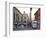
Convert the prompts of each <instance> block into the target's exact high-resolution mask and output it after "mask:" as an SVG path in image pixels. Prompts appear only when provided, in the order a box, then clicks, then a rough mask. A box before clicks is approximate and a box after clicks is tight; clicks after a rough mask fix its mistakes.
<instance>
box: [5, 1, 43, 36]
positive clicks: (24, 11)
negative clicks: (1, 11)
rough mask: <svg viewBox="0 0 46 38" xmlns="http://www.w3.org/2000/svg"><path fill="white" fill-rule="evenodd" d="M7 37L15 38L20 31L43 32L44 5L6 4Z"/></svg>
mask: <svg viewBox="0 0 46 38" xmlns="http://www.w3.org/2000/svg"><path fill="white" fill-rule="evenodd" d="M5 4H6V5H7V6H6V10H7V11H6V12H7V26H6V27H7V29H6V35H8V36H9V35H10V36H15V34H16V32H19V31H30V32H31V33H32V30H33V31H43V30H42V26H41V22H42V21H41V20H42V19H41V18H42V17H41V16H42V15H41V12H43V4H26V3H12V2H6V3H5Z"/></svg>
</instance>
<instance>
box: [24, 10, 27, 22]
mask: <svg viewBox="0 0 46 38" xmlns="http://www.w3.org/2000/svg"><path fill="white" fill-rule="evenodd" d="M27 21H28V14H26V13H25V11H24V14H23V22H27Z"/></svg>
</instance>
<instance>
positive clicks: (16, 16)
mask: <svg viewBox="0 0 46 38" xmlns="http://www.w3.org/2000/svg"><path fill="white" fill-rule="evenodd" d="M13 12H14V21H15V22H21V21H22V16H23V15H22V14H21V12H20V11H19V10H18V9H17V8H16V7H14V9H13Z"/></svg>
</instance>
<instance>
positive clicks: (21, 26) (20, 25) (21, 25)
mask: <svg viewBox="0 0 46 38" xmlns="http://www.w3.org/2000/svg"><path fill="white" fill-rule="evenodd" d="M25 26H26V23H18V25H17V28H25Z"/></svg>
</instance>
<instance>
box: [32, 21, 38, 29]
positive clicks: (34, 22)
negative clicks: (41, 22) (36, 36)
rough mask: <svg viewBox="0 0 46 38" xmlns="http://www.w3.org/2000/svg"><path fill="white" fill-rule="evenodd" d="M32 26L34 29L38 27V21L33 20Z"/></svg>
mask: <svg viewBox="0 0 46 38" xmlns="http://www.w3.org/2000/svg"><path fill="white" fill-rule="evenodd" d="M32 28H33V29H37V28H38V25H37V21H32Z"/></svg>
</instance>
